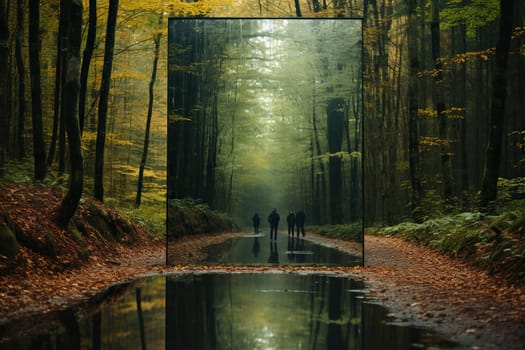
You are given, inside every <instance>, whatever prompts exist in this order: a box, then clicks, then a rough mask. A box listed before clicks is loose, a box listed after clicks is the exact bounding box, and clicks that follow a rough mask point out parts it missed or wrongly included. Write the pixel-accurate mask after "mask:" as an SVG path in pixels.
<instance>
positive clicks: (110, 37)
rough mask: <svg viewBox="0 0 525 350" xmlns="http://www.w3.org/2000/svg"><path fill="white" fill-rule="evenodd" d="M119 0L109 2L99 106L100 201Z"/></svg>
mask: <svg viewBox="0 0 525 350" xmlns="http://www.w3.org/2000/svg"><path fill="white" fill-rule="evenodd" d="M117 12H118V0H110V1H109V9H108V20H107V27H106V43H105V46H104V66H103V68H102V83H101V86H100V99H99V105H98V127H97V145H96V151H95V152H96V153H95V187H94V195H95V198H96V199H98V200H99V201H101V202H102V201H104V146H105V144H106V121H107V114H108V99H109V88H110V85H111V70H112V67H113V51H114V48H115V30H116V27H117Z"/></svg>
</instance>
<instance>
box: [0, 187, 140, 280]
mask: <svg viewBox="0 0 525 350" xmlns="http://www.w3.org/2000/svg"><path fill="white" fill-rule="evenodd" d="M0 192H1V193H2V195H3V199H2V200H1V201H0V232H1V234H0V274H2V275H5V274H14V273H15V274H21V275H23V274H24V272H25V271H35V272H38V271H40V272H45V273H56V272H61V271H64V270H66V269H68V268H72V267H73V268H75V267H81V266H82V265H83V264H84V263H85V262H87V261H89V260H90V259H93V258H95V257H102V258H103V259H108V260H111V259H112V257H114V256H116V255H117V254H118V251H119V247H120V246H122V245H128V246H129V245H139V244H141V245H144V244H146V239H145V238H146V237H147V233H146V230H145V229H144V228H143V227H142V225H139V224H137V223H134V222H133V221H131V220H130V219H128V218H126V217H124V216H122V215H121V214H119V213H118V212H116V211H115V210H112V209H108V208H107V207H105V206H103V205H102V204H100V203H99V202H96V201H94V200H91V199H89V198H85V199H83V200H82V202H81V204H80V207H79V209H78V210H77V212H76V214H75V216H74V217H73V219H72V220H71V222H70V224H69V225H68V226H67V228H61V227H59V226H57V224H56V223H55V220H53V218H54V217H55V214H56V209H57V208H58V207H59V205H60V201H61V198H62V196H63V194H62V193H61V192H59V191H55V190H53V189H49V188H45V187H43V186H39V185H27V184H25V185H23V186H21V185H16V184H7V183H2V184H0ZM148 241H149V240H148Z"/></svg>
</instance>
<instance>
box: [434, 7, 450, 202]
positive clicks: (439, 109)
mask: <svg viewBox="0 0 525 350" xmlns="http://www.w3.org/2000/svg"><path fill="white" fill-rule="evenodd" d="M431 5H432V20H431V22H430V32H431V37H432V58H433V60H434V70H435V72H434V82H435V86H434V91H435V93H434V100H435V101H434V103H435V108H436V113H437V116H438V121H439V138H440V142H441V151H440V153H441V154H440V159H441V172H442V175H443V197H444V199H445V206H446V207H449V206H450V204H451V199H452V198H451V197H452V165H451V159H450V154H451V152H452V151H451V149H450V142H449V140H448V116H447V114H446V113H445V110H446V105H445V96H444V93H443V92H444V91H443V67H442V64H441V61H440V60H441V40H440V30H439V1H438V0H432V4H431Z"/></svg>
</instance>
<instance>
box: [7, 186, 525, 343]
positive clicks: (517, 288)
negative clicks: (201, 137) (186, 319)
mask: <svg viewBox="0 0 525 350" xmlns="http://www.w3.org/2000/svg"><path fill="white" fill-rule="evenodd" d="M3 190H4V194H5V193H6V191H7V190H9V188H7V189H6V188H3ZM35 191H37V189H34V188H33V189H32V191H31V192H32V193H33V194H34V193H35ZM18 192H20V191H18ZM24 197H27V198H29V199H27V198H25V199H24V200H26V199H27V200H29V201H30V202H31V201H34V202H36V204H37V205H38V206H41V205H42V203H46V205H47V206H50V201H49V200H44V201H43V199H42V198H41V196H31V195H30V196H28V195H25V196H24ZM37 197H38V199H33V198H37ZM6 198H7V197H6ZM22 199H23V198H22V197H20V198H19V197H16V198H15V197H14V195H13V201H12V203H11V205H8V204H9V203H8V204H6V203H5V202H3V203H2V202H0V209H1V210H0V211H10V212H11V213H13V212H16V211H13V210H14V209H13V206H14V207H16V206H17V205H20V207H19V208H18V209H17V210H21V211H20V213H22V212H23V213H24V215H25V218H34V217H40V218H42V219H40V220H32V222H33V221H34V222H33V224H34V225H37V224H46V225H47V226H46V227H47V228H50V227H51V228H52V224H51V223H50V222H48V221H47V220H45V218H47V216H46V215H42V214H43V213H42V208H40V207H38V206H36V207H32V206H31V205H30V204H28V202H27V200H26V201H24V200H22ZM42 201H43V202H42ZM51 202H52V201H51ZM13 203H17V204H16V205H15V204H13ZM82 210H83V209H81V212H82ZM44 214H45V213H44ZM35 228H36V229H38V227H36V226H32V227H31V229H32V230H34V229H35ZM236 235H238V234H235V233H226V234H220V235H196V236H186V237H183V238H180V239H177V240H176V241H175V242H173V243H174V244H172V245H171V246H172V248H171V249H172V250H170V254H180V256H184V257H186V258H185V259H186V260H184V261H182V263H181V264H179V265H176V266H166V265H165V261H166V256H165V254H166V250H165V244H164V242H162V241H158V240H154V239H152V238H149V237H148V236H147V235H143V234H142V233H141V232H140V230H139V236H140V237H139V239H138V241H136V242H134V243H126V244H112V245H111V247H109V246H101V245H98V246H96V247H95V249H92V250H91V252H90V256H89V258H88V259H87V260H86V261H84V262H82V264H81V265H79V266H71V267H68V268H64V269H57V268H55V267H54V265H46V264H45V263H44V260H43V259H42V258H41V257H38V256H31V252H30V251H29V250H24V252H23V253H24V258H25V259H26V263H25V264H24V265H23V266H22V268H18V269H16V270H15V271H14V272H12V273H10V274H7V275H1V276H0V300H2V302H1V303H0V325H1V324H2V323H7V322H8V321H10V320H17V319H21V318H24V317H29V316H32V315H35V314H43V313H46V312H49V311H54V310H59V309H62V308H65V307H67V306H69V305H73V304H76V303H79V302H81V301H84V300H86V299H88V298H90V297H92V296H94V295H95V294H97V293H98V292H100V291H102V290H104V289H105V288H107V287H108V286H110V285H112V284H116V283H120V282H127V281H131V280H133V279H136V278H139V277H143V276H147V275H151V274H164V273H171V272H192V271H196V270H220V271H224V270H226V271H229V270H232V271H239V270H246V271H247V272H248V271H250V272H271V271H275V270H276V269H279V270H286V271H291V272H292V271H297V270H300V271H303V272H305V271H307V272H308V271H310V272H316V271H319V270H322V271H323V272H326V271H331V272H334V273H342V274H351V275H355V276H358V277H361V278H363V279H364V280H365V282H366V283H365V284H366V288H367V296H368V297H369V298H370V299H373V300H376V301H377V302H378V303H380V304H382V305H384V306H386V307H387V308H388V309H389V310H390V312H391V316H393V317H394V318H395V319H397V320H399V321H402V322H404V323H408V324H412V325H416V326H422V327H428V328H431V329H433V330H435V331H437V332H439V333H442V334H443V335H444V336H446V337H447V338H449V339H450V340H452V341H457V342H460V343H461V344H463V345H465V346H466V347H467V348H470V349H525V345H524V343H523V339H525V286H523V285H515V284H510V283H508V282H506V281H505V280H502V279H500V278H498V277H497V276H489V275H487V273H485V272H484V271H481V270H478V269H476V268H473V267H471V266H468V265H466V264H465V263H464V262H462V261H461V260H459V259H454V258H451V257H448V256H445V255H442V254H439V253H437V252H435V251H433V250H431V249H429V248H427V247H423V246H420V245H417V244H415V243H411V242H407V241H405V240H403V239H400V238H391V237H380V236H374V235H367V236H366V237H365V266H362V267H361V266H359V267H325V268H320V267H276V266H268V267H239V266H213V267H209V266H198V265H194V264H195V263H198V261H199V260H200V259H202V257H203V253H202V248H204V247H206V246H208V245H210V244H214V243H218V242H221V241H224V240H225V239H228V238H230V237H233V236H236ZM93 239H95V238H93ZM307 239H310V240H313V241H317V242H319V243H323V244H328V245H330V246H335V247H337V248H338V249H341V250H344V251H350V252H353V251H355V249H356V247H355V244H353V243H351V242H348V241H343V240H339V239H333V238H326V237H323V236H320V235H317V234H313V233H307ZM89 244H95V242H90V243H89ZM34 261H37V262H38V261H40V264H38V263H34Z"/></svg>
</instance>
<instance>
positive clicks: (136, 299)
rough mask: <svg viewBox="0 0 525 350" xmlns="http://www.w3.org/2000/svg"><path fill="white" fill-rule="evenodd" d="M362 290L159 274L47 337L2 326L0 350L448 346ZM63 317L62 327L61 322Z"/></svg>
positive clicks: (303, 278)
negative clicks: (401, 321) (396, 318)
mask: <svg viewBox="0 0 525 350" xmlns="http://www.w3.org/2000/svg"><path fill="white" fill-rule="evenodd" d="M124 287H127V289H125V288H124ZM362 288H363V283H362V281H359V280H353V279H351V278H349V277H335V276H329V275H297V274H288V273H279V274H271V273H262V274H261V273H259V274H208V273H204V274H177V275H170V276H156V277H151V278H147V279H145V280H142V281H137V282H136V283H131V284H129V285H127V286H123V285H121V286H117V287H114V290H113V291H112V290H110V291H108V292H106V293H105V295H101V296H99V297H97V298H93V299H92V300H91V301H90V302H87V303H86V305H84V307H83V308H80V307H76V308H75V309H71V310H63V311H60V312H58V313H57V314H56V315H54V316H53V315H47V316H45V317H42V318H45V319H46V322H40V323H39V324H44V325H46V326H48V327H49V328H47V329H45V330H44V329H36V328H35V327H34V325H35V324H36V323H34V322H31V321H27V320H26V321H20V323H18V324H11V325H5V326H3V327H2V328H1V329H0V330H1V331H2V332H1V338H0V348H2V349H6V350H9V349H33V348H43V346H44V345H49V347H51V348H68V349H94V348H106V349H140V348H144V347H146V348H148V349H153V348H154V349H203V350H204V349H210V350H211V349H217V350H220V349H234V350H235V349H242V350H244V349H337V350H342V349H348V350H357V349H363V348H365V349H368V350H375V349H377V350H379V349H381V350H384V349H389V350H398V349H399V350H401V349H403V350H404V349H411V348H433V349H439V348H450V347H452V344H451V343H450V342H447V341H445V340H443V338H441V337H439V336H438V335H436V334H435V333H433V332H431V331H427V330H421V329H416V328H412V327H409V326H407V325H393V324H390V321H389V319H388V318H387V316H386V314H387V312H386V310H385V309H383V308H381V307H380V306H378V305H374V304H368V303H366V302H365V301H364V299H363V290H362ZM75 317H76V318H75ZM66 319H67V320H68V324H69V327H66V328H65V327H64V326H63V323H61V321H60V320H66ZM75 319H76V322H71V321H72V320H75ZM21 325H24V326H21ZM72 325H74V326H72ZM76 326H78V327H76ZM24 327H25V328H24ZM9 330H10V331H11V333H9V332H8V331H9ZM31 332H35V333H31ZM5 337H9V338H11V339H10V340H6V339H5ZM141 344H142V345H141ZM38 346H40V347H38Z"/></svg>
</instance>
